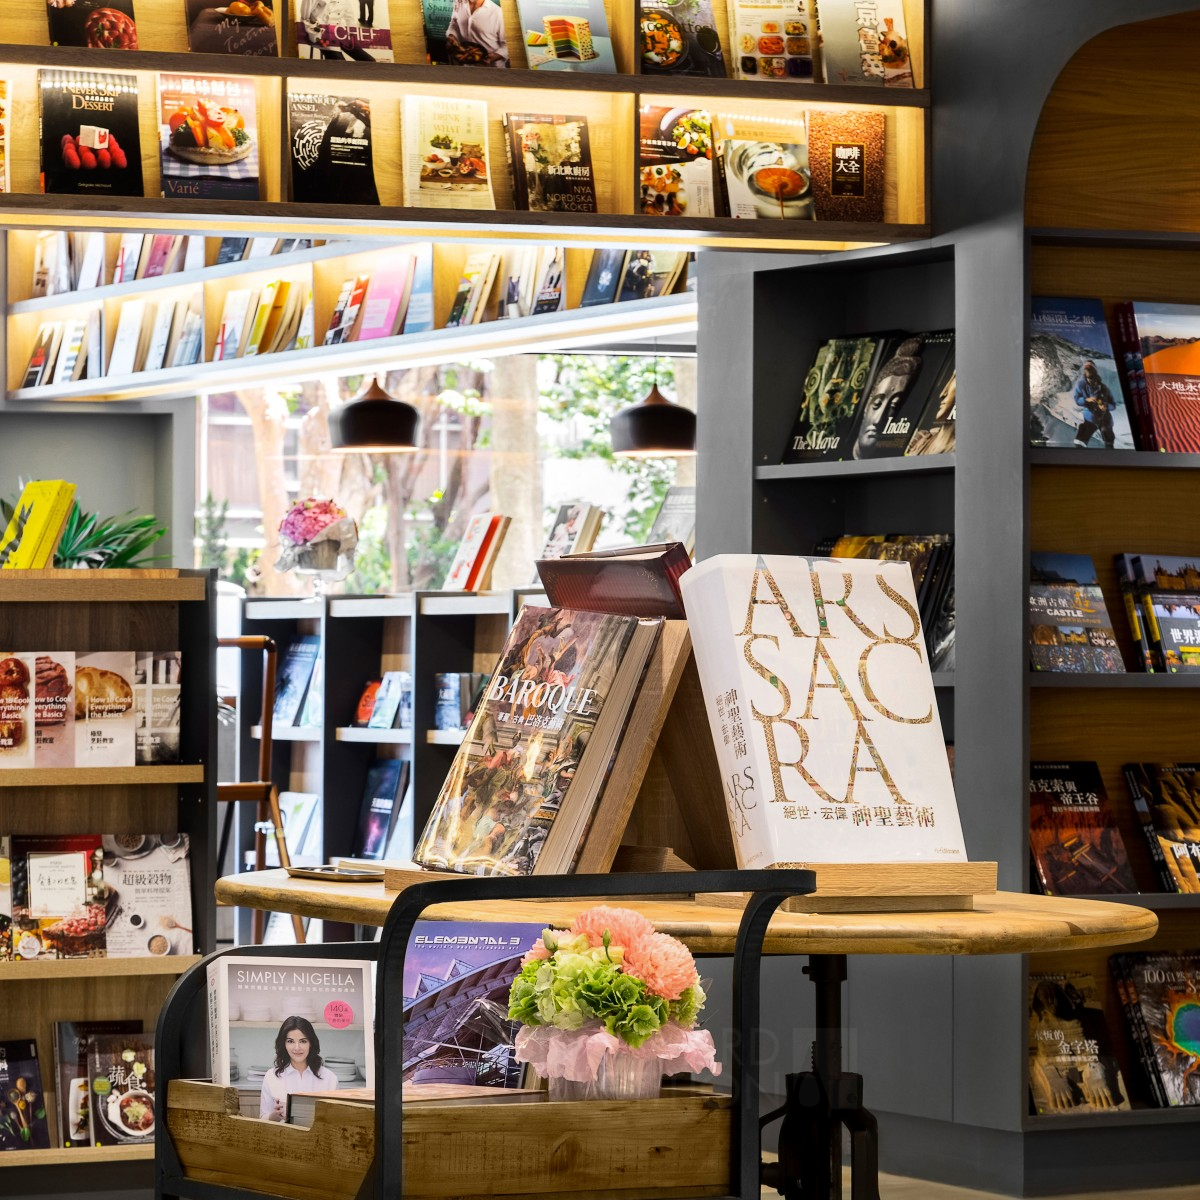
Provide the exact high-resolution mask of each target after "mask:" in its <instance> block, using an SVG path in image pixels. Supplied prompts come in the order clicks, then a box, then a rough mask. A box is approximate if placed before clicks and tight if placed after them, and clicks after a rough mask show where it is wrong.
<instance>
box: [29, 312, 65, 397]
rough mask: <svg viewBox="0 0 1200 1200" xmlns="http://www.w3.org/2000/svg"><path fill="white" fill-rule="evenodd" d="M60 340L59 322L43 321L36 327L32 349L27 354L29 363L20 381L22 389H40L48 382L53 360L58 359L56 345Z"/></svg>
mask: <svg viewBox="0 0 1200 1200" xmlns="http://www.w3.org/2000/svg"><path fill="white" fill-rule="evenodd" d="M61 338H62V322H61V321H43V322H42V324H41V325H39V326H38V331H37V337H35V338H34V341H33V349H32V350H31V351H30V352H29V363H28V365H27V366H26V367H25V375H24V377H23V378H22V380H21V386H22V387H23V388H35V387H40V386H41V385H42V383H43V382H46V381H48V379H49V376H50V374H51V373H52V372H53V370H54V360H55V359H56V358H57V357H58V344H59V341H60V340H61Z"/></svg>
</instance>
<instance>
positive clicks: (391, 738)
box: [334, 725, 413, 746]
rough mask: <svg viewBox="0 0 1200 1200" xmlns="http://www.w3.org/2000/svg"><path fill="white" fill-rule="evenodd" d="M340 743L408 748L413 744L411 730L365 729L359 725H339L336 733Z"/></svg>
mask: <svg viewBox="0 0 1200 1200" xmlns="http://www.w3.org/2000/svg"><path fill="white" fill-rule="evenodd" d="M334 738H335V740H337V741H339V742H365V743H367V744H369V745H375V746H407V745H410V744H411V743H412V740H413V731H412V730H411V729H363V728H361V727H359V726H357V725H339V726H338V728H337V730H336V731H335V732H334Z"/></svg>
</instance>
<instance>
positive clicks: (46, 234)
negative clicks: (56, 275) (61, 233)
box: [32, 229, 57, 299]
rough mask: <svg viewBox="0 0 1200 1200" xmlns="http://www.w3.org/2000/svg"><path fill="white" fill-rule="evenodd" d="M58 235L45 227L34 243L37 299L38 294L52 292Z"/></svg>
mask: <svg viewBox="0 0 1200 1200" xmlns="http://www.w3.org/2000/svg"><path fill="white" fill-rule="evenodd" d="M56 237H57V235H56V234H55V233H54V231H53V230H48V229H43V230H42V231H41V232H40V233H39V234H38V235H37V240H36V241H35V242H34V244H33V291H32V295H33V296H34V298H35V299H36V298H37V297H38V296H48V295H49V294H50V292H49V288H50V275H51V273H52V271H53V258H54V254H55V246H56V241H55V238H56Z"/></svg>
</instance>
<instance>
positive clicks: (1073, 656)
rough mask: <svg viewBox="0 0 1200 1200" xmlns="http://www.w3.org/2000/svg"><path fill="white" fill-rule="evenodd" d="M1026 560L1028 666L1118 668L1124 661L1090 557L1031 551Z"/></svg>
mask: <svg viewBox="0 0 1200 1200" xmlns="http://www.w3.org/2000/svg"><path fill="white" fill-rule="evenodd" d="M1029 560H1030V561H1029V661H1030V666H1031V667H1032V668H1033V670H1035V671H1075V672H1080V673H1083V674H1093V673H1108V674H1120V673H1122V672H1123V671H1124V670H1125V663H1124V660H1123V659H1122V658H1121V651H1120V649H1119V648H1118V646H1117V639H1116V636H1115V635H1114V634H1113V629H1112V618H1111V617H1109V615H1108V609H1107V607H1106V606H1105V603H1104V593H1103V592H1102V591H1101V590H1100V581H1099V580H1098V579H1097V578H1096V567H1095V564H1094V563H1093V562H1092V559H1091V557H1090V556H1089V555H1087V554H1055V553H1050V552H1042V551H1034V553H1033V554H1031V555H1030V556H1029Z"/></svg>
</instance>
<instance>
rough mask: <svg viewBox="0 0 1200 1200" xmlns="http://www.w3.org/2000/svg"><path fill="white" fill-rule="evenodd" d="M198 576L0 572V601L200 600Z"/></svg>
mask: <svg viewBox="0 0 1200 1200" xmlns="http://www.w3.org/2000/svg"><path fill="white" fill-rule="evenodd" d="M205 586H206V580H205V579H204V577H203V576H202V575H175V574H174V573H173V572H164V573H162V574H161V575H155V574H153V573H147V574H140V573H138V572H120V571H114V572H110V571H58V570H49V571H0V603H4V602H6V601H24V602H27V603H36V604H44V603H59V602H61V601H67V602H71V601H74V602H76V603H81V604H82V603H90V602H94V601H102V602H113V603H130V602H158V601H163V602H169V601H173V600H175V601H178V600H203V599H204V594H205Z"/></svg>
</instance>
